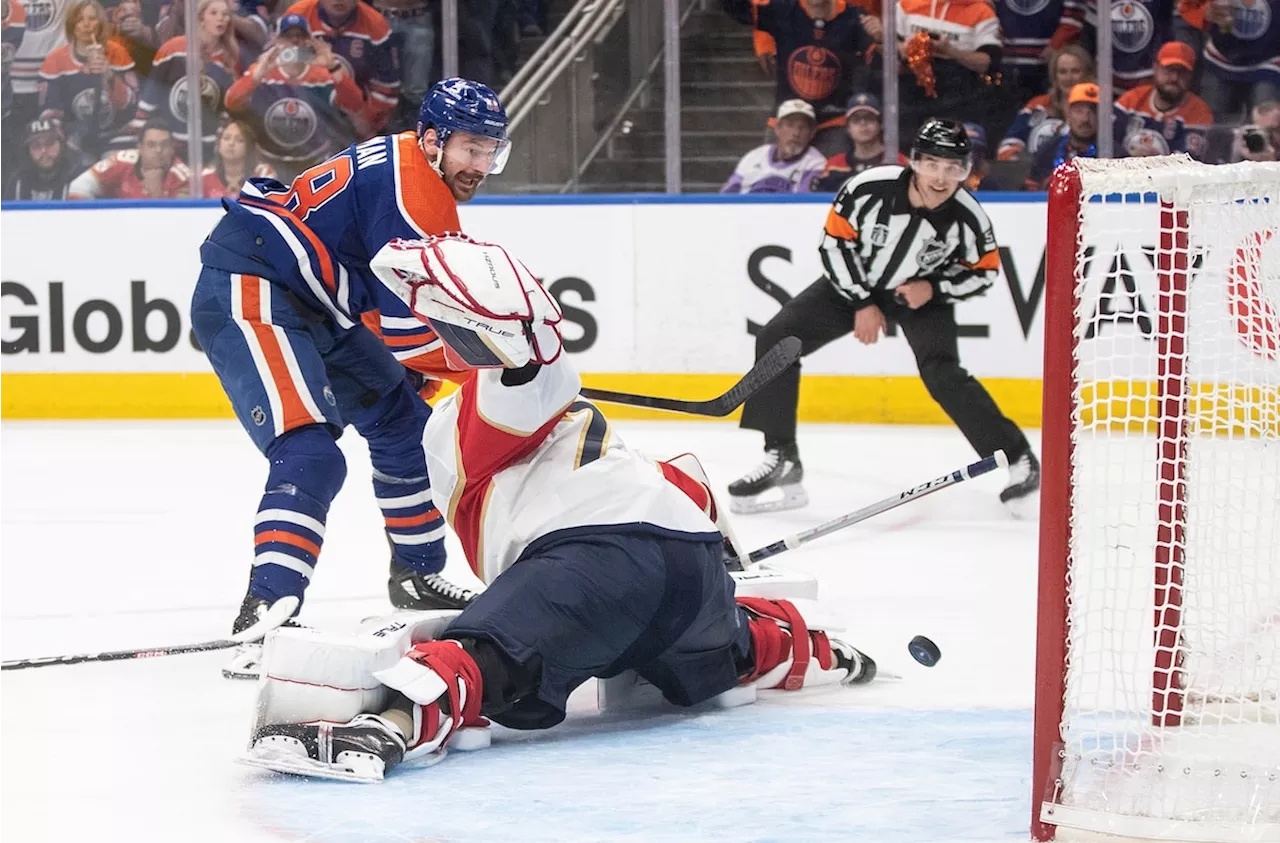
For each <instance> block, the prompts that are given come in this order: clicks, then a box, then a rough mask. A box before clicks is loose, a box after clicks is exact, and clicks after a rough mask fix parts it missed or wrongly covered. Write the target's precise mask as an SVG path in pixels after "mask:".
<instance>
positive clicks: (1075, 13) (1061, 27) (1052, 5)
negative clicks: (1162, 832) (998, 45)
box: [996, 0, 1084, 66]
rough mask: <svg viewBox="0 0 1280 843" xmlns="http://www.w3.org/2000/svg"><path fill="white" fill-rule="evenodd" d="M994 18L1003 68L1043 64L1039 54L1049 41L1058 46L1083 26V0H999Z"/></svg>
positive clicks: (1072, 36)
mask: <svg viewBox="0 0 1280 843" xmlns="http://www.w3.org/2000/svg"><path fill="white" fill-rule="evenodd" d="M996 16H997V17H999V18H1000V33H1001V37H1002V38H1003V39H1004V56H1003V58H1002V59H1001V61H1002V63H1003V64H1005V65H1023V66H1036V65H1042V64H1044V61H1043V60H1042V59H1041V58H1040V54H1041V53H1042V52H1044V48H1045V47H1047V46H1049V43H1050V42H1051V41H1052V42H1053V43H1054V46H1061V45H1062V44H1065V43H1066V42H1067V41H1069V40H1071V39H1073V38H1075V37H1076V36H1078V35H1079V33H1080V30H1081V29H1082V28H1083V27H1084V2H1083V0H998V2H997V3H996Z"/></svg>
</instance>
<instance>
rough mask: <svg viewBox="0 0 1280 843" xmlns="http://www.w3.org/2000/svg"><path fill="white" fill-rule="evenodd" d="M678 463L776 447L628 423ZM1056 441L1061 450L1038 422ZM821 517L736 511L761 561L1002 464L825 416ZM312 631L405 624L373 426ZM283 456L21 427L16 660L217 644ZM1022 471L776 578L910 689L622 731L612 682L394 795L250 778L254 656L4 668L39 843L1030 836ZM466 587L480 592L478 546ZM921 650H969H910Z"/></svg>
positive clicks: (11, 650)
mask: <svg viewBox="0 0 1280 843" xmlns="http://www.w3.org/2000/svg"><path fill="white" fill-rule="evenodd" d="M614 424H615V425H616V429H617V430H618V431H620V432H621V433H622V435H623V437H624V439H625V440H626V441H627V442H628V444H630V445H633V446H636V447H639V448H640V449H642V450H644V451H646V452H647V453H650V454H651V455H653V456H656V457H669V456H673V455H675V454H678V453H681V452H684V451H693V452H694V453H696V454H698V455H699V457H700V458H701V459H702V461H703V464H704V465H705V467H706V469H707V472H708V474H709V475H710V476H711V479H712V481H713V482H714V483H715V484H716V485H717V487H718V490H719V491H720V492H721V493H722V492H723V488H724V486H725V485H726V484H727V483H728V482H729V481H730V480H732V479H733V478H734V477H736V476H738V475H739V474H741V473H743V472H745V471H746V470H748V469H749V468H751V467H752V466H753V465H754V464H755V463H756V462H757V461H758V459H759V458H760V436H759V434H756V433H752V432H745V431H740V430H739V429H738V428H737V427H736V426H734V425H732V424H727V423H719V422H633V421H625V420H620V421H615V422H614ZM1032 435H1033V445H1034V446H1035V447H1036V449H1037V451H1038V450H1039V439H1038V433H1037V432H1032ZM799 441H800V450H801V457H802V459H803V460H804V465H805V470H806V484H805V485H806V488H807V490H808V492H809V496H810V500H811V503H810V505H809V506H808V507H807V508H805V509H801V510H796V511H792V512H788V513H775V514H763V515H756V516H751V517H741V516H740V517H738V518H737V519H736V520H735V525H736V528H737V530H738V533H739V535H740V538H741V539H742V540H743V543H744V544H746V545H748V546H749V547H750V548H752V549H754V548H756V547H759V546H761V545H763V544H766V543H768V542H771V541H773V540H775V539H777V538H780V537H782V536H783V535H786V534H789V533H793V532H796V531H798V530H802V529H805V528H807V527H811V526H814V525H816V524H818V523H821V522H823V521H826V520H828V519H831V518H834V517H836V516H838V515H841V514H843V513H845V512H848V511H850V510H853V509H857V508H859V507H861V506H864V505H866V504H869V503H872V502H874V501H877V500H879V499H880V498H883V497H885V496H886V495H889V494H893V493H896V492H898V491H900V490H901V489H904V488H908V487H911V486H914V485H916V484H918V483H922V482H924V481H926V480H930V479H933V478H934V477H936V476H938V475H941V474H943V473H945V472H947V471H950V470H952V469H955V468H959V467H961V466H963V465H965V464H967V463H969V462H971V461H973V460H974V459H975V456H974V454H973V452H972V451H971V450H970V448H969V446H968V445H967V444H966V442H965V441H964V439H963V438H962V437H961V435H960V434H959V432H958V431H956V430H954V429H953V428H951V427H927V428H926V427H914V428H913V427H896V426H895V427H871V426H866V427H849V426H839V425H802V426H801V431H800V438H799ZM341 444H342V447H343V450H344V451H345V452H346V454H347V460H348V475H347V482H346V486H345V487H344V489H343V491H342V492H341V494H340V495H339V496H338V499H337V501H336V502H335V504H334V506H333V509H332V511H331V513H330V516H329V522H328V532H327V536H326V540H325V546H324V553H323V555H322V557H321V560H320V564H319V565H318V567H317V572H316V576H315V578H314V580H313V584H312V586H311V588H310V589H309V591H308V595H307V601H306V605H305V606H304V608H303V611H302V615H301V618H300V619H301V620H302V621H303V622H304V623H309V624H312V625H316V626H332V627H339V626H354V625H355V624H356V623H357V622H358V621H359V620H360V619H361V618H364V617H367V616H370V615H375V614H380V613H384V612H386V611H388V610H389V604H388V603H387V597H386V575H387V546H386V542H385V540H384V538H383V535H382V530H381V519H380V516H379V513H378V510H377V508H376V506H375V504H374V500H373V495H372V490H371V487H370V485H369V464H368V458H367V455H366V453H365V452H364V448H363V445H362V443H361V441H360V439H359V437H358V436H356V435H355V434H354V432H353V431H349V432H348V434H347V435H345V436H343V438H342V440H341ZM265 473H266V465H265V462H264V461H263V460H262V458H261V457H260V456H259V455H258V454H257V452H256V451H255V450H254V448H253V446H252V444H251V443H250V442H249V440H248V438H247V437H246V436H245V435H244V433H243V432H242V431H241V430H240V429H239V427H238V426H237V425H236V424H235V423H234V422H231V421H227V422H154V423H153V422H119V423H115V422H84V423H79V422H5V423H4V424H3V425H0V495H2V499H3V524H2V525H0V606H2V610H3V613H2V625H0V654H2V655H3V658H4V659H14V658H21V657H31V656H44V655H59V654H68V653H78V652H96V651H102V650H110V649H122V648H135V647H148V646H162V645H173V644H180V643H193V642H199V641H205V640H210V639H215V638H219V637H221V636H222V635H224V634H225V633H226V632H227V631H228V629H229V626H230V623H231V619H232V618H233V616H234V615H235V612H236V610H237V608H238V606H239V603H240V599H241V597H242V596H243V593H244V587H245V583H246V581H247V575H248V570H249V567H248V566H249V562H250V558H251V541H252V519H253V514H254V511H255V508H256V506H257V501H258V496H259V495H260V492H261V488H262V483H263V481H264V479H265ZM1006 478H1007V473H1006V472H1004V471H1000V472H996V473H993V474H991V475H988V476H986V477H982V478H979V479H977V480H974V481H970V482H966V483H963V484H961V485H959V486H957V487H955V488H953V489H947V490H944V491H941V492H939V493H937V494H935V495H933V496H930V497H928V498H926V499H923V500H920V501H918V502H914V503H911V504H909V505H907V506H904V507H902V508H900V509H897V510H895V511H893V512H890V513H887V514H885V515H882V516H879V517H877V518H875V519H873V520H871V521H868V522H866V523H864V524H861V525H858V526H855V527H852V528H849V529H847V530H844V531H842V532H839V533H836V534H834V535H831V536H828V537H826V538H823V539H820V540H818V541H815V542H814V543H813V544H811V545H808V546H806V547H803V548H800V549H798V550H795V551H792V552H789V553H786V554H784V555H782V556H779V557H777V558H776V559H775V560H773V561H774V562H775V563H776V564H777V566H778V567H785V568H792V569H797V570H804V571H808V572H811V573H813V574H815V575H816V576H817V577H818V579H819V583H820V597H821V598H822V599H823V600H824V601H830V602H831V603H833V604H834V605H835V606H836V607H838V609H839V611H840V612H841V613H842V614H843V616H844V617H845V619H846V621H847V624H848V628H849V629H848V632H846V633H845V635H844V637H846V638H847V639H848V640H849V641H850V642H851V643H852V644H854V645H855V646H857V647H859V648H860V649H862V650H864V651H866V652H868V653H869V654H870V655H871V656H872V657H873V658H875V659H876V661H877V662H878V664H879V665H880V668H881V670H882V671H883V672H893V673H896V674H900V675H901V677H902V678H901V679H900V680H889V681H877V682H875V683H873V684H872V685H870V686H862V687H855V688H847V689H842V688H834V689H832V688H828V689H819V690H807V691H802V692H800V693H793V694H783V693H781V692H766V693H764V694H762V699H761V701H760V702H759V703H757V704H756V705H754V706H748V707H746V708H740V709H735V710H729V711H718V710H710V711H707V710H704V711H694V712H680V711H678V710H676V709H674V708H672V709H664V710H662V711H660V712H657V713H654V714H652V715H650V716H648V717H638V716H635V715H608V716H606V715H600V714H599V713H598V712H597V711H596V707H595V689H594V683H589V684H588V685H587V686H584V687H583V688H582V689H580V690H579V691H578V693H577V694H575V696H574V697H573V699H572V700H571V706H570V707H571V711H570V715H569V720H568V721H567V722H566V723H565V724H564V725H562V726H561V727H559V728H557V729H555V730H552V731H550V732H542V733H515V732H510V731H506V730H501V729H499V730H497V732H496V734H495V738H494V746H493V748H491V749H489V750H485V751H482V752H478V753H472V754H463V753H453V754H452V755H451V756H450V757H449V758H447V759H446V760H445V761H444V762H442V763H440V764H438V765H436V766H433V767H428V768H416V769H415V768H414V767H412V766H405V767H401V768H398V769H397V770H396V771H395V772H393V773H392V775H391V776H390V777H389V778H388V779H387V781H385V782H384V783H383V784H381V785H359V784H345V783H331V782H319V781H308V780H303V779H296V778H287V777H278V776H274V775H272V774H269V773H267V772H265V771H260V770H255V769H251V768H248V767H244V766H240V765H238V764H236V763H235V757H236V756H237V755H238V753H239V752H240V751H241V750H242V749H243V747H244V745H245V742H246V740H247V737H248V728H249V724H250V719H251V707H252V701H253V697H254V685H253V683H248V682H232V681H228V680H224V679H223V678H222V677H221V675H220V673H219V669H220V667H221V665H222V663H223V662H224V661H225V660H226V658H227V656H228V654H229V652H214V653H199V654H193V655H181V656H172V657H168V658H159V659H153V660H138V661H128V662H114V663H105V664H82V665H73V666H62V667H48V668H40V669H33V670H25V671H15V672H6V673H4V674H3V680H2V683H0V691H2V703H0V712H2V717H3V732H2V734H0V757H2V759H3V770H2V772H3V810H2V811H0V816H2V820H0V836H2V837H3V838H4V839H5V840H12V841H37V840H58V841H80V840H85V841H89V840H92V841H131V842H136V841H151V840H164V841H314V843H339V841H342V843H347V841H351V843H356V842H357V841H371V842H376V843H393V841H394V842H395V843H400V841H405V842H406V843H407V842H408V841H423V842H424V843H425V841H436V842H438V843H443V842H444V841H458V843H464V841H494V843H514V841H520V843H536V842H539V841H635V843H641V842H642V841H643V843H658V841H681V842H682V843H683V842H684V841H787V842H788V843H817V841H876V842H877V843H908V841H911V842H912V843H914V841H921V843H924V842H925V841H953V840H954V841H996V840H1001V841H1003V840H1026V839H1028V831H1027V827H1028V822H1029V817H1030V800H1031V796H1030V790H1029V788H1030V775H1031V704H1032V698H1033V683H1034V675H1035V672H1034V653H1035V614H1036V612H1035V608H1036V548H1037V531H1036V524H1035V523H1034V522H1030V521H1023V522H1019V521H1016V520H1014V519H1013V518H1012V517H1011V516H1010V515H1009V513H1008V512H1007V510H1006V509H1005V508H1004V507H1003V506H1002V505H1001V504H1000V502H999V500H998V499H997V494H998V492H999V490H1000V488H1001V487H1002V486H1003V485H1004V483H1005V482H1006ZM450 553H451V554H452V557H451V562H450V566H449V568H448V569H447V571H446V573H448V574H449V575H450V576H452V577H454V578H457V579H460V580H461V579H462V577H464V576H466V577H469V576H470V572H469V571H468V569H467V568H466V564H465V562H464V561H463V560H462V556H461V552H460V549H459V548H458V546H457V544H456V541H455V540H454V539H453V537H452V536H450ZM917 634H923V635H927V636H929V637H930V638H932V639H933V640H934V641H935V642H937V644H938V645H939V647H940V648H941V650H942V660H941V662H940V663H939V664H938V665H937V666H936V667H934V668H932V669H928V668H924V667H922V666H920V665H918V664H916V663H915V662H914V661H912V659H911V658H910V656H909V655H908V654H907V642H908V641H909V640H910V639H911V638H912V636H914V635H917Z"/></svg>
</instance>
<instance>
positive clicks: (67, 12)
mask: <svg viewBox="0 0 1280 843" xmlns="http://www.w3.org/2000/svg"><path fill="white" fill-rule="evenodd" d="M0 3H2V4H3V9H2V10H0V11H2V13H3V60H4V61H3V79H2V80H0V90H2V92H3V133H2V135H3V162H2V167H0V169H2V170H3V188H2V195H3V198H4V199H6V200H9V199H26V200H46V201H47V200H58V199H86V198H125V199H140V198H172V197H179V196H187V195H190V193H191V183H192V179H193V178H195V177H196V176H195V174H193V173H191V171H190V169H189V168H188V167H187V165H186V164H185V163H184V162H183V160H182V159H183V158H184V157H186V155H187V152H186V150H187V143H188V137H187V132H188V122H187V119H188V118H187V115H188V109H189V108H190V101H191V92H190V91H188V78H187V54H188V52H189V51H195V50H197V49H198V51H199V56H198V63H199V66H200V68H201V75H200V84H199V88H200V91H199V94H198V97H199V102H200V115H201V118H200V124H201V138H200V140H201V151H202V158H203V163H204V166H203V172H201V173H200V174H199V176H198V177H199V178H200V185H201V187H202V188H203V195H205V196H224V195H234V194H235V193H237V192H238V191H239V190H240V186H241V185H242V184H243V182H244V181H245V180H246V179H247V178H250V177H253V176H276V177H279V178H282V179H286V180H287V179H291V178H292V177H293V176H294V175H295V174H297V173H298V172H300V171H301V170H303V169H305V168H306V167H308V166H311V165H312V164H315V163H318V162H319V161H322V160H324V159H325V158H326V157H328V156H329V155H330V154H332V153H333V152H335V151H337V150H338V149H340V148H342V147H345V146H347V145H348V144H350V143H352V142H355V141H359V140H363V139H365V138H368V137H372V136H374V135H377V134H381V133H384V132H388V131H400V130H403V129H408V128H412V126H413V125H414V123H415V122H416V120H417V113H418V107H419V105H420V104H421V102H422V98H423V96H424V95H425V94H426V92H427V90H428V89H429V88H430V86H431V85H432V84H433V83H434V82H435V81H436V80H438V79H439V78H441V75H442V74H441V67H440V64H441V56H440V50H439V47H438V43H437V42H438V39H437V33H438V32H439V29H440V0H369V2H366V0H199V2H198V4H197V7H196V15H197V20H196V23H195V26H194V27H193V32H194V40H195V41H196V42H197V44H190V43H189V42H188V38H187V36H186V34H185V33H186V32H187V26H186V21H185V13H184V9H185V3H184V2H183V0H0ZM457 7H458V16H459V20H458V41H459V60H460V67H459V72H460V73H461V74H462V75H464V76H467V77H468V78H471V79H476V80H479V81H482V82H485V83H487V84H490V85H492V86H495V87H500V86H501V85H502V84H503V83H504V82H506V81H507V80H509V79H510V77H511V76H512V74H513V73H514V72H515V65H516V58H517V51H518V49H519V39H520V38H521V37H537V36H541V35H542V34H543V32H544V29H545V28H546V20H545V13H546V9H545V4H544V3H543V2H542V0H465V2H459V3H458V4H457Z"/></svg>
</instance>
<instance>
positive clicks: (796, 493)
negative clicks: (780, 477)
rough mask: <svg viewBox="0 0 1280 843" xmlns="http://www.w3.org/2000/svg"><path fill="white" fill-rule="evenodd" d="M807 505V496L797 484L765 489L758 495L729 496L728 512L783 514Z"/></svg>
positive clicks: (739, 513) (735, 513) (738, 513)
mask: <svg viewBox="0 0 1280 843" xmlns="http://www.w3.org/2000/svg"><path fill="white" fill-rule="evenodd" d="M808 505H809V496H808V495H807V494H805V491H804V487H803V486H801V485H799V484H794V485H791V486H778V487H777V488H774V489H766V490H765V491H763V492H761V493H760V494H758V495H730V496H729V511H730V512H732V513H733V514H734V515H755V514H756V513H760V512H783V511H785V510H788V509H799V508H800V507H802V506H808Z"/></svg>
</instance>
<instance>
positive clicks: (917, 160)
mask: <svg viewBox="0 0 1280 843" xmlns="http://www.w3.org/2000/svg"><path fill="white" fill-rule="evenodd" d="M911 169H913V170H915V171H916V172H917V173H919V174H920V175H922V176H926V177H928V178H936V177H938V176H942V177H943V178H947V179H951V180H952V181H958V182H960V181H964V180H965V179H967V178H969V173H971V172H972V171H973V161H972V160H970V159H969V158H935V157H934V156H932V155H929V156H924V155H921V154H920V153H918V152H912V153H911Z"/></svg>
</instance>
